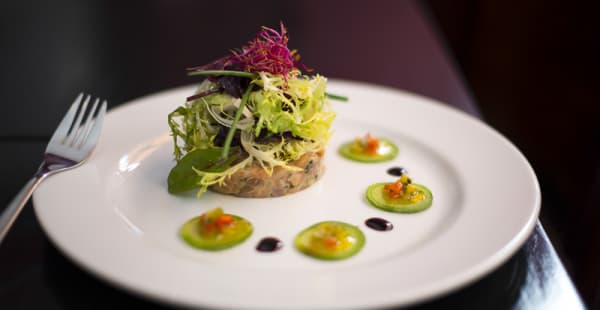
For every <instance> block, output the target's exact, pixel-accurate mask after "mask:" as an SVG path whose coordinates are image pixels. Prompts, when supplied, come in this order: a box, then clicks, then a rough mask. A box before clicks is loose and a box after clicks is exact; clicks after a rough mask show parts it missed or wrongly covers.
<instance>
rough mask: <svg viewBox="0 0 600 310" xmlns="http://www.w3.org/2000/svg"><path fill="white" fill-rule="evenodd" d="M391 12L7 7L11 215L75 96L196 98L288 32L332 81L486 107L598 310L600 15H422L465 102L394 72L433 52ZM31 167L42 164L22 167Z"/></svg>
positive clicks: (460, 8) (273, 6)
mask: <svg viewBox="0 0 600 310" xmlns="http://www.w3.org/2000/svg"><path fill="white" fill-rule="evenodd" d="M321 2H323V3H321ZM394 3H395V1H380V2H375V1H373V2H369V3H366V2H365V1H343V2H342V1H339V2H325V1H298V2H295V3H293V4H292V3H288V2H283V1H262V2H260V3H248V2H246V1H230V2H227V3H221V2H218V1H167V0H163V1H159V0H156V1H78V0H71V1H69V0H61V1H53V2H44V1H29V0H24V1H3V2H2V3H0V11H1V12H2V18H1V19H0V39H1V40H0V44H1V46H0V59H1V61H2V69H1V70H0V104H1V106H2V112H1V113H0V147H1V149H0V151H1V152H2V153H4V154H5V155H4V157H3V161H4V162H6V163H11V164H4V165H2V166H1V168H0V169H1V170H0V174H1V175H2V176H3V177H2V178H0V188H2V196H0V204H1V205H6V204H7V203H8V202H9V200H10V199H11V198H12V196H13V195H14V194H15V193H16V192H17V191H18V189H19V188H20V187H21V186H22V184H24V183H25V182H26V180H27V179H28V178H29V177H30V175H31V173H33V171H34V170H35V168H36V166H37V164H38V161H37V159H36V158H37V157H35V156H37V154H41V152H42V151H43V146H42V142H45V141H47V140H48V138H49V136H50V135H51V133H52V132H53V130H54V128H55V126H56V124H57V123H58V122H59V120H60V118H61V117H62V115H63V113H64V111H65V110H66V106H67V104H68V103H69V102H70V101H71V100H72V99H73V97H74V96H75V94H76V93H77V92H79V91H87V92H90V93H93V94H95V95H97V96H101V97H105V98H109V99H110V105H111V107H114V106H116V105H118V104H121V103H124V102H127V101H128V100H131V99H134V98H137V97H140V96H143V95H147V94H150V93H153V92H157V91H160V90H165V89H168V88H171V87H175V86H180V85H186V84H191V83H195V82H196V81H195V80H194V79H191V78H188V77H186V76H185V74H184V72H183V69H184V68H186V67H188V66H191V65H200V64H204V63H205V62H207V60H212V59H215V58H217V57H219V56H221V55H222V54H223V52H224V51H225V50H227V49H228V48H231V47H236V46H239V45H240V44H242V43H244V42H246V41H247V40H248V39H249V38H251V37H252V36H253V35H254V34H255V32H256V30H257V29H258V28H259V27H260V26H261V25H269V26H273V27H275V26H277V25H278V23H279V21H280V20H282V21H285V23H286V25H287V26H288V28H289V29H290V33H291V38H290V45H291V46H292V47H295V48H298V49H299V50H300V52H301V54H302V59H303V61H304V62H305V63H307V64H308V65H309V66H311V67H314V68H319V72H320V73H322V74H324V75H326V76H329V77H333V78H344V79H353V80H359V81H369V82H371V83H378V84H384V85H389V86H393V87H398V88H402V89H406V90H408V91H411V92H416V93H422V94H428V96H431V97H433V98H435V99H439V100H444V101H455V102H460V101H463V100H474V101H475V102H476V103H477V104H478V106H479V109H480V112H481V115H482V117H483V119H484V120H485V121H486V122H487V123H488V124H490V125H491V126H493V127H494V128H496V129H497V130H499V131H500V132H501V133H502V134H504V135H505V136H507V137H508V138H509V139H510V140H511V141H513V142H514V143H515V144H516V145H517V147H518V148H519V149H521V150H522V152H523V153H524V154H525V156H526V157H527V158H528V159H529V160H530V162H531V164H532V166H533V168H534V170H535V171H536V173H537V175H538V178H539V180H540V183H541V188H542V200H543V204H542V214H541V220H542V224H543V225H544V227H545V228H546V230H547V232H548V234H549V235H550V238H551V240H552V242H553V244H554V246H555V247H556V248H557V250H558V252H559V255H560V256H561V258H562V259H563V262H564V263H565V265H566V267H567V269H568V271H569V273H570V274H571V276H572V277H573V279H574V281H575V284H576V286H577V287H578V289H579V290H580V293H581V294H582V297H583V298H584V300H585V301H586V302H587V303H588V304H590V305H600V285H599V284H600V282H599V279H600V264H598V263H597V262H598V261H600V225H597V224H596V221H598V220H600V211H599V210H598V207H599V205H600V198H599V196H598V195H600V154H599V151H598V147H597V146H598V142H599V141H600V121H599V117H598V115H599V112H600V111H599V110H600V109H599V107H598V104H600V95H599V93H598V88H599V86H600V85H599V82H598V81H600V79H599V78H598V77H597V76H598V74H599V73H600V61H599V60H598V58H599V57H600V48H599V43H598V35H599V30H600V22H599V12H600V10H599V6H598V4H596V3H597V2H592V1H588V2H583V1H579V2H566V1H542V0H530V1H475V0H453V1H445V0H444V1H442V0H430V1H420V2H417V3H418V6H419V7H420V9H421V10H422V11H424V12H425V14H426V15H427V17H428V19H429V21H430V22H431V23H433V25H434V28H433V29H435V30H436V31H437V32H438V33H437V34H438V36H439V37H440V38H441V39H442V42H445V44H446V50H447V53H448V55H447V57H450V59H451V60H452V61H453V62H454V63H455V67H453V68H452V67H448V68H447V67H445V65H444V64H438V63H431V64H430V65H431V66H432V67H436V68H439V67H440V66H441V67H442V72H453V71H458V72H459V73H460V74H461V75H462V76H463V78H464V82H465V86H466V87H467V88H468V92H467V94H470V95H467V96H464V95H456V96H455V95H454V94H453V93H450V92H448V93H445V92H443V91H439V89H443V87H435V88H434V87H431V89H429V88H428V85H438V86H439V84H443V83H445V79H444V76H443V74H441V75H440V74H435V75H433V74H430V71H428V69H429V68H428V67H427V65H424V66H423V67H420V68H418V67H404V68H398V67H394V66H393V63H394V57H408V58H410V59H415V60H417V59H422V58H423V57H427V53H426V52H424V51H421V50H416V49H413V48H412V46H411V40H421V39H422V36H421V35H420V34H419V33H415V34H414V37H412V38H410V39H409V40H406V41H403V42H400V41H398V40H395V39H394V29H395V28H397V27H402V26H403V22H404V21H405V20H414V18H413V19H411V17H412V15H411V14H415V13H414V12H413V11H403V10H397V9H396V7H397V5H396V4H394ZM357 7H358V8H357ZM357 11H359V12H364V14H365V15H363V16H359V15H356V14H354V13H353V12H357ZM367 15H368V16H367ZM365 23H369V25H368V27H366V24H365ZM374 29H376V30H375V31H374ZM426 44H432V45H435V44H436V43H435V42H426ZM415 63H423V62H422V61H421V62H417V61H415ZM425 63H426V61H425ZM436 72H439V70H438V71H436ZM423 79H427V80H428V81H430V83H429V84H427V83H422V81H423ZM436 83H437V84H436ZM452 86H453V87H463V86H462V85H459V86H456V85H452ZM450 88H451V87H448V89H450ZM432 89H434V90H432ZM23 141H25V142H26V143H23ZM27 142H29V144H28V143H27ZM27 156H29V158H31V160H21V161H18V160H16V159H18V158H23V157H27ZM507 181H509V180H507ZM498 190H502V189H498ZM37 233H39V228H38V231H37ZM40 242H45V240H43V241H42V240H40Z"/></svg>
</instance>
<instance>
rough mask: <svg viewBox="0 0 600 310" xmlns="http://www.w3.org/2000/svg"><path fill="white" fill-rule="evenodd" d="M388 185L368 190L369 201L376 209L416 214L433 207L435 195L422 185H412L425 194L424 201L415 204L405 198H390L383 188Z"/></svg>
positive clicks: (373, 186)
mask: <svg viewBox="0 0 600 310" xmlns="http://www.w3.org/2000/svg"><path fill="white" fill-rule="evenodd" d="M385 184H387V183H375V184H373V185H371V186H369V187H368V188H367V193H366V196H367V200H368V201H369V203H371V204H372V205H373V206H374V207H376V208H379V209H382V210H385V211H390V212H398V213H415V212H421V211H423V210H426V209H427V208H429V207H430V206H431V203H432V201H433V195H432V194H431V191H430V190H429V189H428V188H427V187H425V186H424V185H421V184H414V183H413V184H412V185H413V186H414V187H416V188H417V190H419V191H421V192H422V193H423V196H424V198H423V200H420V201H417V202H413V201H410V200H408V199H403V198H390V197H387V195H386V194H385V192H384V190H383V187H384V186H385Z"/></svg>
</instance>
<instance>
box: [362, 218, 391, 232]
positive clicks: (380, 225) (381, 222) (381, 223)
mask: <svg viewBox="0 0 600 310" xmlns="http://www.w3.org/2000/svg"><path fill="white" fill-rule="evenodd" d="M365 224H367V226H369V228H372V229H375V230H378V231H387V230H392V229H393V228H394V225H392V222H390V221H388V220H385V219H382V218H379V217H372V218H370V219H368V220H366V221H365Z"/></svg>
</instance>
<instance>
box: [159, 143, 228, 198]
mask: <svg viewBox="0 0 600 310" xmlns="http://www.w3.org/2000/svg"><path fill="white" fill-rule="evenodd" d="M221 151H222V150H221V149H220V148H209V149H197V150H194V151H191V152H189V153H187V154H186V155H185V156H183V158H181V160H179V162H178V163H177V165H176V166H175V167H173V169H171V172H170V173H169V177H168V179H167V184H168V189H169V193H172V194H174V193H181V192H185V191H188V190H192V189H195V188H198V183H199V182H200V181H201V180H202V176H200V175H198V174H197V173H196V172H195V171H194V169H192V168H195V169H197V170H206V169H215V168H217V166H223V165H216V164H218V161H219V157H220V156H221ZM225 164H227V162H226V163H225ZM229 164H231V162H229V163H228V165H229ZM218 168H220V167H218Z"/></svg>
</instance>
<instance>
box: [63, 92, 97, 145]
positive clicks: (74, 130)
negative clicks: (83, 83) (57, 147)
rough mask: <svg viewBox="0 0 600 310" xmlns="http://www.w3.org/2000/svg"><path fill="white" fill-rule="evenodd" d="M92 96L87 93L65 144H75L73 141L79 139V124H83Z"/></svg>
mask: <svg viewBox="0 0 600 310" xmlns="http://www.w3.org/2000/svg"><path fill="white" fill-rule="evenodd" d="M90 97H91V96H90V95H87V96H86V97H85V101H83V105H82V106H81V109H79V113H78V114H77V118H76V119H75V122H74V123H73V126H71V131H69V134H68V136H67V139H65V142H64V143H65V145H73V143H74V142H75V139H77V135H78V134H79V133H80V130H79V129H80V128H79V126H80V125H81V119H83V115H84V114H85V110H87V105H88V103H89V102H90Z"/></svg>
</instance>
